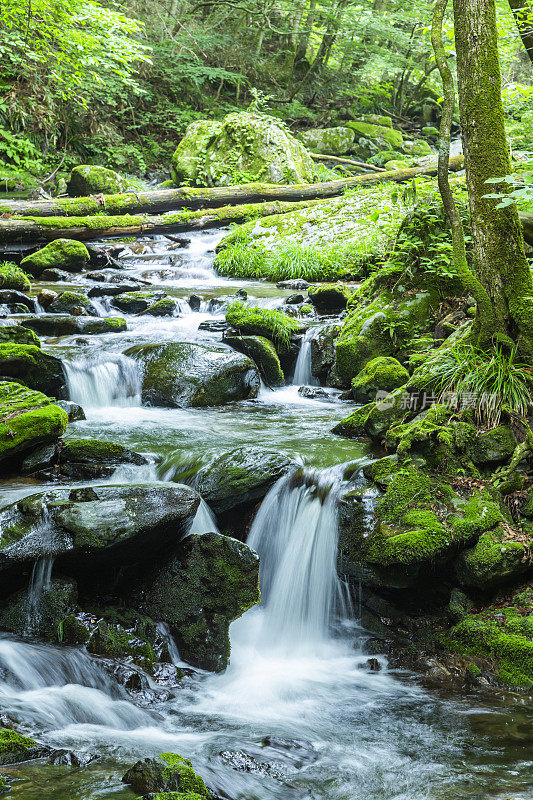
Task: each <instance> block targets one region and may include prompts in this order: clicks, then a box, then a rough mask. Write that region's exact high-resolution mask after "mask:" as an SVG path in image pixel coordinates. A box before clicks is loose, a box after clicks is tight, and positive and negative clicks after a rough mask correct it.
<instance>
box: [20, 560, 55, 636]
mask: <svg viewBox="0 0 533 800" xmlns="http://www.w3.org/2000/svg"><path fill="white" fill-rule="evenodd" d="M53 566H54V558H53V556H42V558H40V559H39V560H38V561H36V562H35V563H34V565H33V570H32V573H31V579H30V584H29V586H28V596H27V612H26V623H25V625H24V635H25V636H31V635H32V634H38V633H39V627H40V624H41V616H42V600H43V595H44V593H45V592H46V590H47V589H48V588H49V587H50V578H51V577H52V567H53Z"/></svg>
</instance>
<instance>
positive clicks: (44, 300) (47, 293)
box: [37, 289, 59, 308]
mask: <svg viewBox="0 0 533 800" xmlns="http://www.w3.org/2000/svg"><path fill="white" fill-rule="evenodd" d="M58 297H59V295H58V293H57V292H54V290H53V289H41V291H40V292H39V294H38V295H37V302H38V303H39V305H40V306H41V308H48V306H49V305H50V304H51V303H53V302H54V300H56V299H57V298H58Z"/></svg>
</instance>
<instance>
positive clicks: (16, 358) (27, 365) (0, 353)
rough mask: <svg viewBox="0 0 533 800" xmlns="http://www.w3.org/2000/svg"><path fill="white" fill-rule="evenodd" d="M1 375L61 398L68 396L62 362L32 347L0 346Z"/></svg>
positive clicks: (30, 345)
mask: <svg viewBox="0 0 533 800" xmlns="http://www.w3.org/2000/svg"><path fill="white" fill-rule="evenodd" d="M0 376H1V377H2V378H10V379H12V380H15V381H17V382H19V383H22V384H24V385H25V386H27V387H28V388H29V389H35V390H36V391H39V392H43V394H47V395H50V396H52V397H56V398H57V399H66V397H67V388H66V380H65V373H64V370H63V364H62V363H61V361H60V359H59V358H55V356H50V355H48V354H47V353H43V351H42V350H41V349H40V348H39V347H36V346H35V345H32V344H10V343H7V342H6V343H4V344H0Z"/></svg>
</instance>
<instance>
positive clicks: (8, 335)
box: [0, 325, 41, 347]
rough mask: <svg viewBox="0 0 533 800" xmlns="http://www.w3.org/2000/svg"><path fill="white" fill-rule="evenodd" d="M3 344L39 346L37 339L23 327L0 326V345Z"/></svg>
mask: <svg viewBox="0 0 533 800" xmlns="http://www.w3.org/2000/svg"><path fill="white" fill-rule="evenodd" d="M4 342H10V343H11V344H33V345H34V346H35V347H40V346H41V342H40V340H39V337H38V336H36V335H35V333H34V332H33V331H30V330H29V329H28V328H25V327H24V326H23V325H0V344H4Z"/></svg>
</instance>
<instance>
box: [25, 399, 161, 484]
mask: <svg viewBox="0 0 533 800" xmlns="http://www.w3.org/2000/svg"><path fill="white" fill-rule="evenodd" d="M74 405H75V404H74ZM78 408H79V406H78ZM147 463H148V460H147V459H146V458H145V457H144V456H142V455H140V453H134V452H133V451H132V450H128V448H126V447H124V446H123V445H121V444H116V443H115V442H110V441H105V440H102V439H67V440H66V441H65V440H63V441H62V442H61V444H60V446H58V447H53V446H52V447H46V448H41V449H40V450H37V451H36V452H34V453H32V454H31V455H30V456H28V457H27V458H26V459H25V460H24V461H23V463H22V472H23V474H25V475H31V474H33V473H35V472H40V471H43V470H48V471H49V472H51V473H52V474H53V475H54V476H55V477H67V478H74V479H75V480H92V479H95V478H107V477H109V476H110V475H112V474H113V472H115V470H116V469H117V467H119V466H120V465H121V464H136V465H142V464H147Z"/></svg>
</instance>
